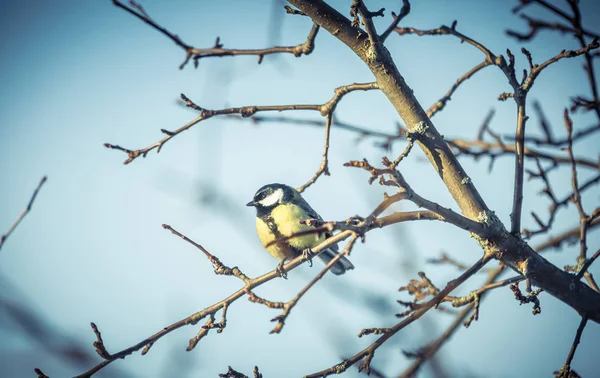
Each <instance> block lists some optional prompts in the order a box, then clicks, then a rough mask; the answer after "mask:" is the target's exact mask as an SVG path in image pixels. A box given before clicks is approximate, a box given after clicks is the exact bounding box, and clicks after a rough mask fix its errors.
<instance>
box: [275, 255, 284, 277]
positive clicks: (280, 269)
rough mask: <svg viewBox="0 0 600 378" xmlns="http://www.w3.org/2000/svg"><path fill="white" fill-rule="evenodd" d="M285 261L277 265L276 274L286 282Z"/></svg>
mask: <svg viewBox="0 0 600 378" xmlns="http://www.w3.org/2000/svg"><path fill="white" fill-rule="evenodd" d="M286 260H287V259H283V260H281V262H280V263H279V264H277V268H276V270H277V273H279V277H281V278H283V279H286V280H287V272H286V271H285V268H284V266H283V265H284V264H285V261H286Z"/></svg>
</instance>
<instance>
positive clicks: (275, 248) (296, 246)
mask: <svg viewBox="0 0 600 378" xmlns="http://www.w3.org/2000/svg"><path fill="white" fill-rule="evenodd" d="M246 206H253V207H255V208H256V232H257V233H258V238H259V239H260V241H261V243H262V245H263V246H264V247H265V249H266V250H267V252H269V254H270V255H271V256H273V257H275V258H276V259H278V260H280V264H279V266H278V270H279V271H280V273H281V274H282V275H285V272H283V263H284V262H285V261H286V260H290V259H293V258H294V257H297V256H299V255H301V254H308V255H309V256H310V253H311V252H310V248H312V247H315V246H317V245H318V244H320V243H321V242H322V241H323V240H325V239H326V238H328V237H330V236H331V234H330V233H314V234H307V235H301V236H297V237H293V238H291V239H287V240H283V241H280V242H275V243H273V241H275V240H278V239H281V238H282V237H283V238H285V237H286V236H291V235H293V234H296V233H298V232H300V231H304V230H310V229H312V227H311V226H308V225H306V224H300V221H302V220H307V219H318V220H322V218H321V216H319V214H317V212H316V211H314V210H313V209H312V207H310V205H309V204H308V203H307V202H306V201H305V200H304V198H302V196H301V195H300V193H299V192H298V191H297V190H296V189H294V188H292V187H291V186H287V185H283V184H269V185H265V186H263V187H262V188H260V189H258V191H257V192H256V194H255V195H254V198H253V199H252V201H250V202H248V203H247V204H246ZM271 243H272V244H271ZM337 254H338V246H337V244H336V245H332V246H331V247H329V248H328V249H326V250H325V251H322V252H321V253H319V257H320V258H321V259H322V260H323V261H324V262H325V264H327V263H328V262H329V261H331V259H333V258H334V257H335V256H336V255H337ZM349 269H354V265H352V263H351V262H350V260H348V259H347V258H346V257H345V256H344V257H342V258H340V259H339V260H338V261H337V262H336V263H335V264H334V265H333V266H332V267H331V269H330V270H331V272H332V273H333V274H336V275H340V274H344V273H345V272H346V270H349Z"/></svg>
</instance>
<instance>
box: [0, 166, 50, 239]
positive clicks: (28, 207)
mask: <svg viewBox="0 0 600 378" xmlns="http://www.w3.org/2000/svg"><path fill="white" fill-rule="evenodd" d="M47 179H48V177H47V176H44V177H42V180H41V181H40V183H39V184H38V186H37V188H35V191H34V192H33V195H32V196H31V199H30V200H29V203H28V204H27V207H26V208H25V210H23V212H22V213H21V215H19V217H18V218H17V219H16V220H15V222H14V223H13V224H12V226H10V228H9V229H8V231H6V233H5V234H4V235H2V237H1V238H0V249H2V246H3V245H4V242H5V241H6V239H8V237H9V236H10V234H12V232H13V231H14V230H15V228H17V226H18V225H19V223H21V221H22V220H23V218H25V215H27V213H29V211H31V207H32V206H33V201H35V197H37V195H38V192H39V191H40V188H41V187H42V185H44V183H45V182H46V180H47Z"/></svg>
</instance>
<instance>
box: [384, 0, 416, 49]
mask: <svg viewBox="0 0 600 378" xmlns="http://www.w3.org/2000/svg"><path fill="white" fill-rule="evenodd" d="M409 13H410V2H409V1H408V0H402V8H401V9H400V13H399V14H398V15H397V16H396V14H395V13H394V12H392V17H393V18H394V21H393V22H392V23H391V24H390V26H388V28H387V29H385V31H384V32H383V33H381V35H380V36H379V40H380V41H381V43H383V42H385V40H386V39H387V37H389V36H390V34H392V32H393V31H394V29H396V27H397V26H398V24H399V23H400V21H402V19H403V18H404V17H406V16H408V14H409Z"/></svg>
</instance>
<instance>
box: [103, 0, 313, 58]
mask: <svg viewBox="0 0 600 378" xmlns="http://www.w3.org/2000/svg"><path fill="white" fill-rule="evenodd" d="M131 3H132V4H133V8H130V7H128V6H127V5H125V4H123V3H121V2H120V1H118V0H113V4H114V5H116V6H117V7H119V8H121V9H123V10H125V11H127V12H128V13H130V14H132V15H134V16H135V17H137V18H139V19H140V20H142V21H144V22H145V23H146V24H148V25H150V26H152V27H153V28H154V29H156V30H158V31H159V32H161V33H162V34H164V35H165V36H167V37H168V38H169V39H171V40H172V41H173V42H175V44H176V45H177V46H179V47H181V48H182V49H183V50H185V53H186V55H185V60H184V61H183V63H181V65H180V66H179V68H180V69H183V67H185V65H186V64H187V63H188V62H189V61H190V60H191V59H193V60H194V65H195V66H196V67H198V61H199V60H200V59H202V58H207V57H221V56H234V55H256V56H258V63H259V64H260V63H261V62H262V60H263V57H264V56H265V55H270V54H281V53H288V54H293V55H294V56H296V57H299V56H301V55H309V54H310V53H311V52H312V51H313V50H314V47H315V38H316V36H317V33H318V32H319V26H318V25H317V24H313V26H312V29H311V30H310V32H309V34H308V37H307V39H306V41H305V42H304V43H301V44H299V45H296V46H275V47H269V48H266V49H224V48H223V45H222V44H221V43H220V39H219V38H218V37H217V40H216V42H215V45H214V46H213V47H211V48H206V49H198V48H195V47H193V46H191V45H188V44H187V43H185V42H183V41H182V40H181V38H179V36H178V35H177V34H174V33H171V32H170V31H168V30H167V29H166V28H164V27H162V26H160V25H159V24H157V23H156V22H155V21H154V20H153V19H151V18H150V17H149V16H148V13H146V11H145V10H144V9H143V8H142V6H141V5H139V4H137V3H135V2H133V1H132V2H131Z"/></svg>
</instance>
